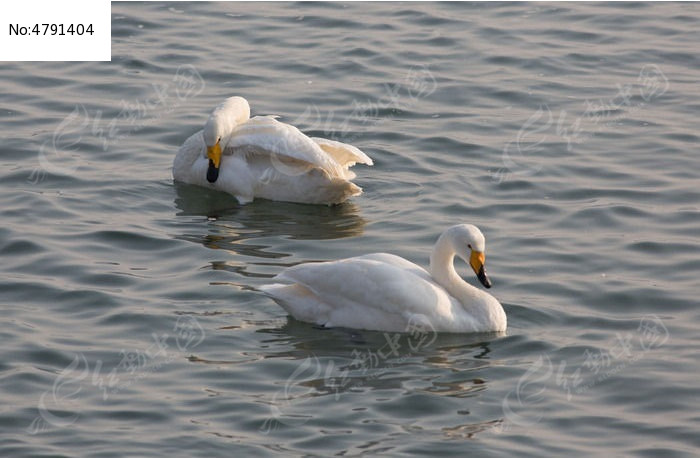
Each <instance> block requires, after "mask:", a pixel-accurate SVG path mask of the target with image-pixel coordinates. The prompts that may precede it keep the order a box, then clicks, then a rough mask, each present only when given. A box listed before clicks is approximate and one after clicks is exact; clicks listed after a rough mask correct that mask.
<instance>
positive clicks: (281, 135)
mask: <svg viewBox="0 0 700 458" xmlns="http://www.w3.org/2000/svg"><path fill="white" fill-rule="evenodd" d="M237 150H242V151H244V152H245V153H247V154H248V153H254V154H262V155H268V156H272V157H273V158H274V157H278V158H289V159H294V160H298V161H303V162H307V163H309V164H312V165H314V166H316V167H319V168H321V169H323V170H325V171H326V172H328V173H329V174H330V175H331V176H342V168H341V167H340V165H339V164H338V163H337V162H336V161H335V159H333V157H332V156H330V155H329V154H327V153H326V152H325V151H323V149H321V147H320V146H318V145H317V144H316V143H315V142H314V141H312V140H311V139H310V138H309V137H307V136H306V135H304V134H303V133H301V131H299V129H297V128H296V127H294V126H290V125H289V124H285V123H281V122H279V121H277V120H276V119H274V117H273V116H256V117H254V118H251V119H250V120H248V121H247V122H245V123H243V124H241V125H239V126H238V127H236V129H234V131H233V132H232V133H231V135H230V136H229V137H228V138H227V139H225V146H224V154H236V151H237Z"/></svg>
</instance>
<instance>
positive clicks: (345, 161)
mask: <svg viewBox="0 0 700 458" xmlns="http://www.w3.org/2000/svg"><path fill="white" fill-rule="evenodd" d="M311 140H313V141H315V142H316V144H318V146H320V147H321V149H323V151H325V152H326V153H328V154H330V155H331V156H332V157H333V159H335V161H336V162H337V163H338V164H340V165H341V166H343V167H346V168H347V167H352V166H353V165H355V164H356V163H358V162H359V163H360V164H366V165H374V162H372V158H370V157H369V156H367V155H366V154H365V153H363V152H362V151H361V150H360V149H359V148H356V147H354V146H352V145H348V144H347V143H341V142H337V141H335V140H328V139H327V138H319V137H311Z"/></svg>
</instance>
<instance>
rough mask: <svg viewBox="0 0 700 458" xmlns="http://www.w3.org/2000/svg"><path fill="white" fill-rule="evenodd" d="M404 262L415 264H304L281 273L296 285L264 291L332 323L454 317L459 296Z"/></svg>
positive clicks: (294, 310)
mask: <svg viewBox="0 0 700 458" xmlns="http://www.w3.org/2000/svg"><path fill="white" fill-rule="evenodd" d="M370 256H372V255H370ZM380 257H381V256H380ZM404 262H405V264H406V266H408V265H410V266H408V267H410V268H408V269H406V268H403V267H404V266H398V265H396V264H395V263H387V262H382V260H378V259H371V258H368V257H357V258H349V259H343V260H340V261H333V262H322V263H306V264H300V265H297V266H294V267H290V268H288V269H285V270H284V271H283V272H282V273H281V274H279V275H278V276H277V277H275V280H278V281H283V282H290V283H293V284H294V285H292V286H291V287H290V286H286V287H284V286H282V285H271V287H268V288H263V290H264V291H266V292H268V293H269V294H270V295H272V296H273V297H274V298H277V299H280V303H281V305H282V306H283V307H284V308H285V309H287V311H289V312H290V313H291V314H292V315H294V316H296V317H297V318H301V319H305V320H307V321H309V318H313V321H315V322H317V323H319V324H328V325H331V326H345V327H351V328H364V329H383V330H392V331H405V330H406V325H407V323H410V322H411V320H412V319H413V318H414V317H415V316H416V315H420V316H426V317H428V318H429V319H435V321H436V323H437V322H442V321H444V320H450V319H451V316H452V305H453V304H452V302H453V299H452V298H450V296H449V295H448V294H447V292H446V291H445V290H444V289H443V288H442V287H441V286H439V285H437V284H435V283H434V282H432V281H430V280H428V279H426V278H425V275H424V274H422V273H421V271H422V272H425V271H424V270H423V269H421V268H420V267H418V266H416V265H415V264H412V263H409V262H408V261H405V260H404ZM300 286H302V287H303V289H302V288H300ZM306 290H308V291H309V292H310V293H312V294H309V293H308V292H305V291H306ZM276 293H279V294H276ZM283 295H286V296H287V297H280V296H283ZM290 295H292V296H297V297H291V296H290Z"/></svg>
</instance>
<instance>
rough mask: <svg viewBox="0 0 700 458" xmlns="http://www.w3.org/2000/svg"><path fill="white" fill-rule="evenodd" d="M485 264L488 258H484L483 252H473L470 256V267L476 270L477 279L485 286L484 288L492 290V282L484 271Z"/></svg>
mask: <svg viewBox="0 0 700 458" xmlns="http://www.w3.org/2000/svg"><path fill="white" fill-rule="evenodd" d="M485 262H486V256H484V253H483V252H481V251H475V250H472V254H471V256H469V265H470V266H472V269H474V273H476V278H478V279H479V281H480V282H481V284H482V285H484V288H490V287H491V280H489V277H488V276H487V275H486V271H485V270H484V263H485Z"/></svg>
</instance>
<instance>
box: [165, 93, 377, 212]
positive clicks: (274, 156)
mask: <svg viewBox="0 0 700 458" xmlns="http://www.w3.org/2000/svg"><path fill="white" fill-rule="evenodd" d="M358 162H359V163H361V164H367V165H372V159H370V158H369V157H368V156H367V155H366V154H365V153H363V152H362V151H360V150H359V149H357V148H355V147H354V146H352V145H347V144H345V143H340V142H336V141H333V140H327V139H324V138H309V137H307V136H306V135H304V134H303V133H301V132H300V131H299V129H297V128H296V127H293V126H290V125H289V124H284V123H281V122H279V121H277V120H276V119H275V117H274V116H256V117H254V118H250V106H249V105H248V101H247V100H246V99H244V98H243V97H229V98H228V99H226V100H224V101H223V102H222V103H221V104H220V105H219V106H217V107H216V108H215V109H214V111H213V112H212V114H211V115H210V116H209V119H208V120H207V122H206V124H205V125H204V129H202V130H201V131H199V132H197V133H196V134H194V135H192V136H191V137H190V138H188V139H187V140H186V141H185V143H184V144H183V145H182V146H181V147H180V150H179V151H178V153H177V156H176V157H175V160H174V162H173V178H174V179H175V180H177V181H183V182H185V183H191V184H196V185H200V186H206V187H209V188H215V189H219V190H221V191H226V192H228V193H230V194H233V195H234V196H235V197H236V198H237V199H238V201H239V202H240V203H242V204H244V203H247V202H250V201H252V200H253V199H254V198H255V197H262V198H265V199H270V200H282V201H287V202H301V203H311V204H337V203H340V202H343V201H345V200H346V199H348V198H349V197H352V196H356V195H359V194H361V193H362V189H360V187H358V186H356V185H355V184H354V183H351V182H350V180H351V179H353V178H354V177H355V174H354V173H353V172H351V171H350V170H348V169H349V167H351V166H353V165H355V164H356V163H358Z"/></svg>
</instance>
